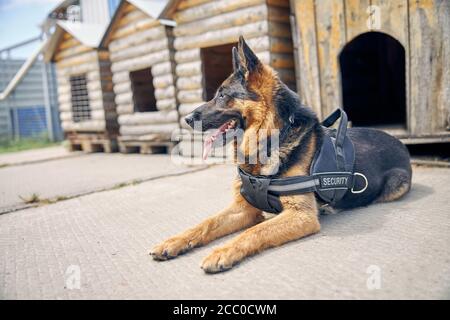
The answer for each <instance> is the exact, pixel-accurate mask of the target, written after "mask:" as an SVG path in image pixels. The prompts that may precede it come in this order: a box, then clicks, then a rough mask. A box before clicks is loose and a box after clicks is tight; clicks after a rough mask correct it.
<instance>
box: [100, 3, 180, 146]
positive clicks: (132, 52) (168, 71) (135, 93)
mask: <svg viewBox="0 0 450 320" xmlns="http://www.w3.org/2000/svg"><path fill="white" fill-rule="evenodd" d="M166 4H167V1H161V0H146V1H143V0H123V1H121V3H120V4H119V7H118V9H117V10H116V12H115V14H114V16H113V18H112V20H111V22H110V24H109V26H108V28H107V31H106V32H105V34H104V36H103V39H102V41H101V46H102V47H103V48H108V49H109V52H110V58H111V63H112V66H111V70H112V72H113V83H114V92H115V95H116V100H115V101H116V103H117V113H118V121H119V124H120V136H119V146H120V150H121V152H134V151H139V152H141V153H153V152H160V151H162V152H164V151H169V150H170V149H171V147H172V142H171V134H172V132H173V131H174V130H176V129H178V128H179V125H178V121H179V119H178V111H177V101H176V95H175V75H174V70H175V66H174V50H173V36H172V29H173V26H174V22H173V21H169V20H164V19H158V16H159V14H160V13H161V11H162V9H163V8H164V6H165V5H166Z"/></svg>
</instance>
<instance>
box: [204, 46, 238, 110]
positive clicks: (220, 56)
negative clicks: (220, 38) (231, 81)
mask: <svg viewBox="0 0 450 320" xmlns="http://www.w3.org/2000/svg"><path fill="white" fill-rule="evenodd" d="M234 46H237V44H236V43H228V44H224V45H220V46H214V47H207V48H202V49H201V52H200V53H201V59H202V71H203V99H204V100H205V101H209V100H211V99H212V98H214V94H215V93H216V90H217V88H218V87H219V86H220V85H221V84H222V82H223V81H224V80H225V79H226V78H227V77H228V76H229V75H230V74H231V73H232V72H233V64H232V55H231V50H232V48H233V47H234Z"/></svg>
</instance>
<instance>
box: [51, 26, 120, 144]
mask: <svg viewBox="0 0 450 320" xmlns="http://www.w3.org/2000/svg"><path fill="white" fill-rule="evenodd" d="M105 27H106V26H105V25H100V24H99V25H97V24H86V23H75V22H69V21H58V22H57V24H56V27H55V28H56V29H55V32H54V33H53V34H52V38H51V39H50V42H49V45H48V48H47V50H46V52H45V59H46V60H47V61H52V62H54V63H55V65H56V74H57V86H58V103H59V111H60V120H61V126H62V129H63V131H64V134H65V137H66V138H67V139H68V141H69V143H70V148H71V149H72V150H83V151H87V152H92V151H104V152H112V151H115V149H117V142H116V138H117V135H118V130H119V127H118V123H117V114H116V104H115V102H114V92H113V88H112V80H111V79H112V74H111V69H110V67H111V64H110V61H109V53H108V51H107V50H102V49H99V44H100V40H101V37H102V35H103V33H104V30H105Z"/></svg>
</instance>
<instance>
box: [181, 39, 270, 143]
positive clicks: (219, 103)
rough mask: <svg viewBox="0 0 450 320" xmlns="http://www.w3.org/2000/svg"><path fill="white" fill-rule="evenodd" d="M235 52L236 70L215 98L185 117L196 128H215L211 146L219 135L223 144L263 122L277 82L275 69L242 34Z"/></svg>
mask: <svg viewBox="0 0 450 320" xmlns="http://www.w3.org/2000/svg"><path fill="white" fill-rule="evenodd" d="M232 55H233V73H232V74H231V75H230V76H229V77H228V78H227V79H226V80H225V81H224V82H223V83H222V84H221V85H220V87H219V88H218V89H217V91H216V94H215V96H214V98H212V99H211V100H210V101H208V102H206V103H205V104H203V105H201V106H200V107H198V108H197V109H195V110H194V111H193V112H192V113H191V114H189V115H188V116H186V118H185V121H186V122H187V124H189V125H190V126H191V127H192V128H194V129H200V130H201V131H207V130H210V129H215V131H214V133H213V134H212V135H211V136H210V137H208V138H207V143H206V144H205V146H206V147H207V148H208V149H210V147H211V146H212V144H213V143H214V141H216V140H219V139H218V138H222V139H220V140H221V141H223V142H224V143H227V142H230V141H231V140H232V139H230V138H231V137H232V136H233V133H235V132H237V131H238V130H239V131H245V130H246V129H248V128H250V127H251V126H253V125H255V124H256V123H257V122H260V121H262V119H261V117H262V115H263V114H265V112H264V109H265V108H266V107H267V103H266V100H267V95H271V94H272V93H273V91H274V90H273V88H274V86H275V84H276V76H275V75H274V73H273V71H272V69H271V68H270V67H268V66H265V65H263V64H262V63H261V62H260V60H259V59H258V57H257V56H256V55H255V53H254V52H253V51H252V50H251V49H250V47H249V46H248V45H247V43H246V42H245V40H244V38H243V37H242V36H241V37H240V38H239V43H238V48H236V47H233V50H232ZM197 124H198V125H197ZM200 124H201V125H200ZM208 144H209V145H208Z"/></svg>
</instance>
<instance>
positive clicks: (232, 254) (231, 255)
mask: <svg viewBox="0 0 450 320" xmlns="http://www.w3.org/2000/svg"><path fill="white" fill-rule="evenodd" d="M241 259H242V256H241V254H239V252H238V251H237V250H236V249H234V248H233V247H223V248H218V249H215V250H214V251H213V252H212V253H211V254H210V255H209V256H207V257H206V258H205V259H203V262H202V264H201V268H202V269H203V271H205V272H206V273H217V272H222V271H227V270H229V269H231V268H232V267H233V266H234V265H235V264H236V263H238V262H239V261H240V260H241Z"/></svg>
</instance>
